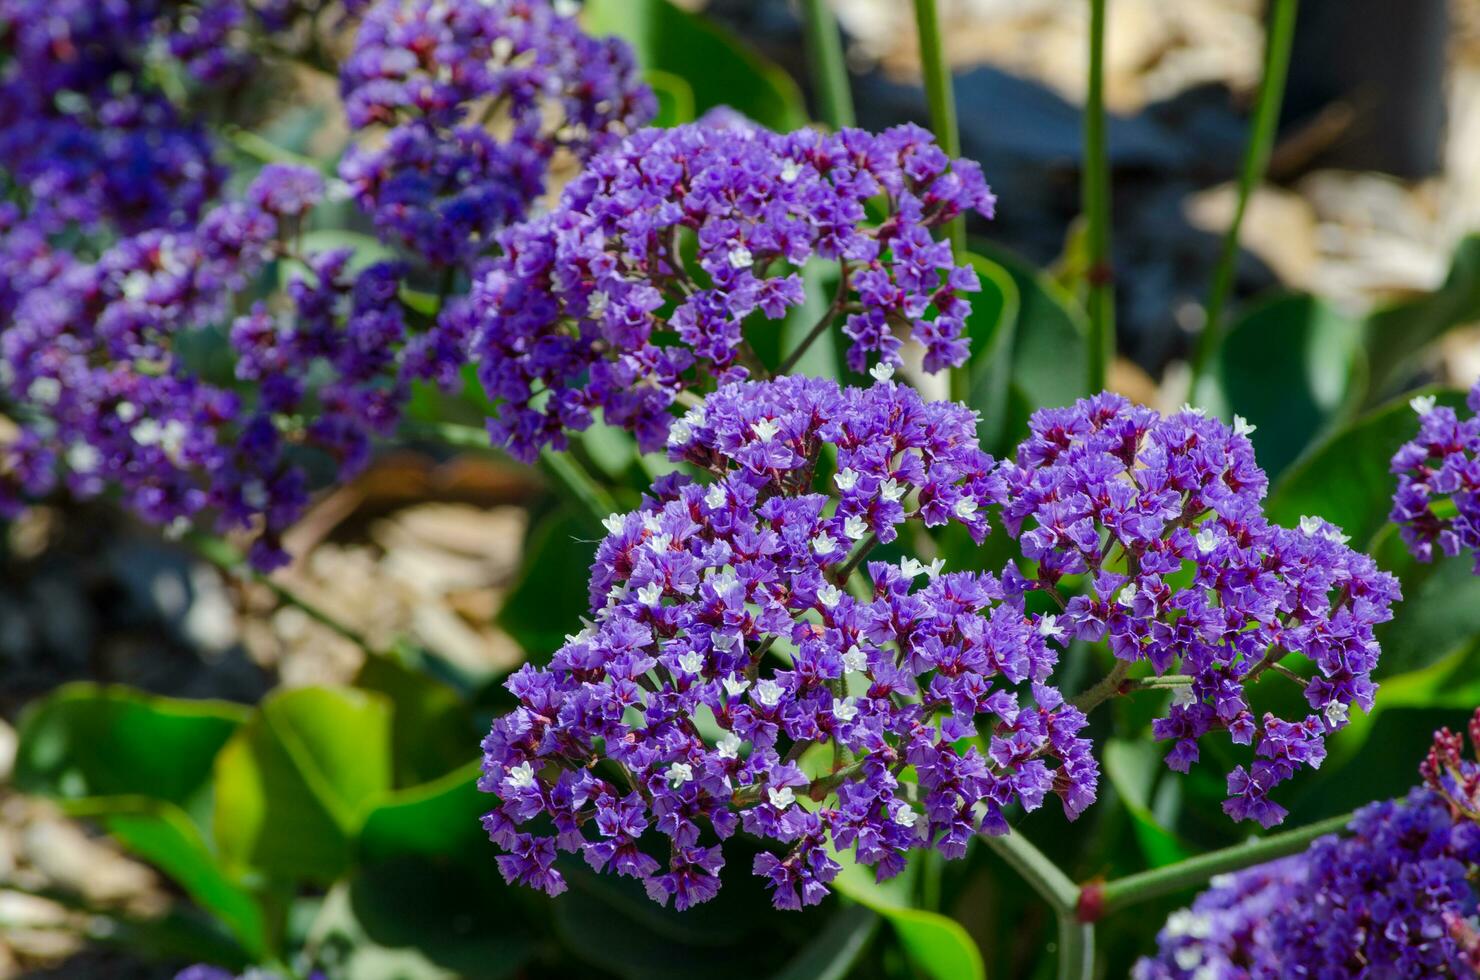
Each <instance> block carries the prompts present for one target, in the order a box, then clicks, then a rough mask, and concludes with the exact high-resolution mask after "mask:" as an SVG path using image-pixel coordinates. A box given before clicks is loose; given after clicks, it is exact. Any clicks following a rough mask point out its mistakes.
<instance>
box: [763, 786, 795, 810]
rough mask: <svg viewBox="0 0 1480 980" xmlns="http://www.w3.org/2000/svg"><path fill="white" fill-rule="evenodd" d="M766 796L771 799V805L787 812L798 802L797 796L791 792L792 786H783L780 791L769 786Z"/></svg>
mask: <svg viewBox="0 0 1480 980" xmlns="http://www.w3.org/2000/svg"><path fill="white" fill-rule="evenodd" d="M766 795H767V796H768V797H770V799H771V805H772V806H774V807H775V808H776V809H778V810H785V809H786V808H787V807H789V806H791V805H792V804H793V803H795V802H796V801H797V797H796V794H795V793H793V792H792V791H791V787H790V786H783V787H781V788H780V789H777V788H776V787H774V786H767V787H766Z"/></svg>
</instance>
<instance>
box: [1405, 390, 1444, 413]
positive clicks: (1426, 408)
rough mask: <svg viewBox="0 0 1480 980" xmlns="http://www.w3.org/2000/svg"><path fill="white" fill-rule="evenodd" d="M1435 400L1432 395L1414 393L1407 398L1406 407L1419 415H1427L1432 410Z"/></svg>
mask: <svg viewBox="0 0 1480 980" xmlns="http://www.w3.org/2000/svg"><path fill="white" fill-rule="evenodd" d="M1437 401H1438V399H1437V398H1435V397H1434V396H1433V395H1415V396H1413V397H1412V398H1410V399H1409V400H1408V407H1409V408H1412V409H1413V410H1414V411H1415V412H1417V413H1418V414H1419V415H1427V414H1429V413H1430V412H1432V411H1433V410H1434V405H1435V403H1436V402H1437Z"/></svg>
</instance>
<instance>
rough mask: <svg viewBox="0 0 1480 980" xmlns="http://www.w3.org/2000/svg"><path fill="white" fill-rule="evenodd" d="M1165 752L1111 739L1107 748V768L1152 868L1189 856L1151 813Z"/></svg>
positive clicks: (1147, 743) (1110, 779)
mask: <svg viewBox="0 0 1480 980" xmlns="http://www.w3.org/2000/svg"><path fill="white" fill-rule="evenodd" d="M1163 754H1164V753H1163V751H1162V750H1161V749H1160V748H1159V747H1158V746H1156V745H1153V744H1151V743H1149V742H1129V741H1126V740H1124V739H1111V740H1110V741H1109V742H1108V743H1107V744H1106V745H1105V752H1104V756H1103V759H1104V769H1105V776H1106V778H1108V779H1109V781H1110V785H1112V786H1114V787H1115V793H1116V795H1117V796H1119V797H1120V802H1121V805H1122V806H1124V807H1125V809H1126V812H1127V813H1129V814H1130V816H1131V823H1132V826H1133V827H1134V829H1135V833H1136V840H1137V842H1138V843H1139V844H1140V845H1141V850H1142V851H1143V852H1144V853H1145V855H1146V860H1147V862H1148V863H1149V864H1150V866H1151V867H1160V866H1162V865H1166V864H1172V863H1174V862H1177V861H1181V860H1182V859H1184V858H1186V857H1188V856H1189V855H1188V851H1187V848H1185V847H1184V846H1183V845H1182V842H1181V841H1179V840H1178V839H1177V835H1176V834H1174V833H1172V832H1171V831H1170V830H1168V829H1167V828H1166V827H1165V826H1163V825H1162V823H1161V821H1160V820H1158V819H1157V818H1156V814H1154V813H1153V812H1152V811H1151V805H1150V801H1149V797H1150V792H1151V789H1152V787H1153V786H1154V785H1155V783H1156V778H1157V776H1158V775H1160V773H1161V772H1162V771H1164V769H1165V767H1164V766H1163V764H1162V756H1163Z"/></svg>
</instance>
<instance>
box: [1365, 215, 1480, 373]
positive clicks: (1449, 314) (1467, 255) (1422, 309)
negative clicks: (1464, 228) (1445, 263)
mask: <svg viewBox="0 0 1480 980" xmlns="http://www.w3.org/2000/svg"><path fill="white" fill-rule="evenodd" d="M1476 320H1480V235H1470V236H1469V237H1467V238H1465V239H1464V240H1463V241H1461V242H1460V243H1459V247H1458V248H1456V249H1455V252H1454V258H1453V259H1452V260H1451V262H1450V266H1449V274H1448V275H1447V276H1446V277H1445V279H1444V283H1443V285H1441V286H1440V287H1439V288H1438V289H1436V290H1434V291H1433V292H1432V293H1429V294H1427V295H1425V296H1421V297H1418V298H1417V299H1412V300H1408V301H1407V302H1402V303H1397V304H1394V305H1393V306H1389V307H1387V308H1386V309H1382V310H1378V311H1377V312H1375V313H1373V314H1371V315H1370V316H1368V317H1367V322H1366V335H1367V336H1366V347H1367V352H1368V356H1369V359H1370V360H1371V362H1372V393H1373V395H1374V396H1376V397H1387V396H1389V395H1390V394H1392V392H1393V391H1394V390H1395V389H1396V387H1397V386H1398V385H1401V384H1402V382H1403V379H1404V377H1405V376H1406V375H1409V374H1411V373H1412V372H1413V371H1414V369H1415V368H1416V366H1417V365H1416V362H1417V359H1418V354H1419V353H1420V352H1421V351H1422V350H1423V349H1424V348H1425V347H1426V346H1428V345H1429V344H1431V343H1433V342H1434V341H1435V340H1438V339H1439V338H1440V337H1442V336H1443V335H1444V334H1445V333H1446V332H1448V331H1449V330H1450V329H1452V328H1454V327H1457V326H1462V325H1463V324H1467V323H1473V322H1475V321H1476Z"/></svg>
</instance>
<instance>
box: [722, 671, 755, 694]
mask: <svg viewBox="0 0 1480 980" xmlns="http://www.w3.org/2000/svg"><path fill="white" fill-rule="evenodd" d="M723 683H724V688H725V693H726V694H728V695H729V696H730V697H732V698H738V697H739V696H740V695H742V694H744V693H745V690H746V688H748V687H750V681H748V680H746V679H745V678H743V677H741V676H739V675H738V674H731V675H730V676H729V677H726V678H725V679H724V682H723Z"/></svg>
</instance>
